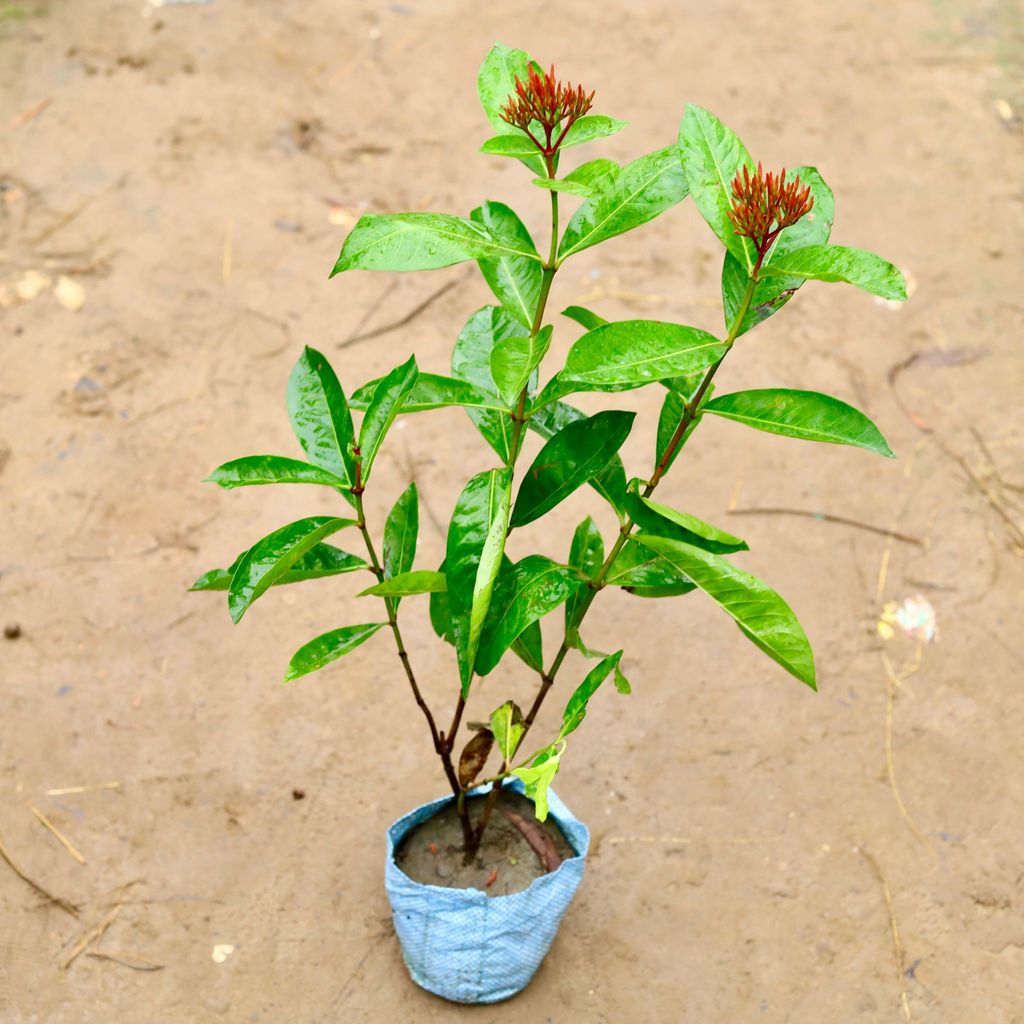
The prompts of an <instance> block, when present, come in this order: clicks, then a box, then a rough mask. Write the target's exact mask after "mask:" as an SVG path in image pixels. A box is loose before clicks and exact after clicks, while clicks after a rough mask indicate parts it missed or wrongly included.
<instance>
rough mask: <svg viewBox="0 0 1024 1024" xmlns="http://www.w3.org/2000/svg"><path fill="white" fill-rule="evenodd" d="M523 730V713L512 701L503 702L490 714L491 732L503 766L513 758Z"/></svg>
mask: <svg viewBox="0 0 1024 1024" xmlns="http://www.w3.org/2000/svg"><path fill="white" fill-rule="evenodd" d="M523 729H524V726H523V712H522V711H521V710H520V708H519V705H518V704H517V703H516V702H515V701H514V700H507V701H505V703H504V704H502V705H501V707H500V708H495V710H494V711H492V712H491V732H492V733H494V740H495V742H496V743H497V744H498V750H499V751H501V757H502V760H503V761H504V763H505V764H508V763H509V761H511V760H512V758H513V757H514V756H515V752H516V750H517V749H518V747H519V741H520V739H522V736H523Z"/></svg>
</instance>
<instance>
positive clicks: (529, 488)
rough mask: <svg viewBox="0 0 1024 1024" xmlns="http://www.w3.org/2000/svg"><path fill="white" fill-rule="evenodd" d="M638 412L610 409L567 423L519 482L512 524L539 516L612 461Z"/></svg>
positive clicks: (529, 520)
mask: <svg viewBox="0 0 1024 1024" xmlns="http://www.w3.org/2000/svg"><path fill="white" fill-rule="evenodd" d="M635 416H636V413H632V412H621V411H618V410H607V411H605V412H599V413H597V415H595V416H590V417H587V418H586V419H583V420H578V421H576V422H574V423H569V424H567V425H566V426H564V427H563V428H562V429H561V430H560V431H559V432H558V433H557V434H555V435H554V436H553V437H552V438H551V439H550V440H549V441H547V442H546V443H545V445H544V447H543V448H541V450H540V452H539V453H538V455H537V457H536V458H535V459H534V460H533V464H532V465H531V466H530V468H529V469H528V470H527V471H526V475H525V476H524V477H523V482H522V483H521V484H520V485H519V494H518V496H517V497H516V504H515V508H514V509H513V510H512V525H513V526H524V525H525V524H526V523H532V522H533V520H535V519H539V518H540V517H541V516H542V515H544V513H545V512H548V511H550V510H551V509H553V508H554V507H555V506H556V505H557V504H558V503H559V502H560V501H562V500H564V499H565V498H567V497H568V496H569V495H570V494H572V492H573V491H575V490H576V488H577V487H580V486H582V485H583V484H585V483H586V482H587V481H588V480H590V479H591V478H592V477H594V476H596V475H597V474H598V473H600V472H601V470H603V469H604V468H605V466H607V465H608V463H609V462H610V461H611V459H612V457H613V456H614V455H615V454H616V453H617V452H618V450H619V449H620V448H621V447H622V444H623V442H624V441H625V440H626V438H627V437H628V436H629V431H630V429H631V428H632V426H633V420H634V418H635Z"/></svg>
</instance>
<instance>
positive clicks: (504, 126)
mask: <svg viewBox="0 0 1024 1024" xmlns="http://www.w3.org/2000/svg"><path fill="white" fill-rule="evenodd" d="M533 63H534V62H533V61H531V60H530V57H529V54H527V53H524V52H523V51H522V50H513V49H511V48H510V47H508V46H503V45H502V44H501V43H495V44H494V46H492V47H491V50H490V52H489V53H488V54H487V56H486V57H485V58H484V62H483V64H482V65H481V66H480V73H479V75H478V77H477V93H478V94H479V96H480V103H481V104H482V105H483V108H484V113H485V114H486V115H487V120H488V121H490V122H491V125H492V126H493V127H494V129H495V130H496V131H498V132H501V133H502V134H503V135H508V134H512V135H521V136H522V137H523V138H524V139H525V138H526V133H525V132H523V131H522V130H521V129H519V128H516V127H515V126H514V125H510V124H509V123H508V122H507V121H505V120H504V119H503V118H502V116H501V108H502V107H503V106H505V104H506V103H507V102H508V99H509V97H510V96H511V95H512V94H513V93H515V91H516V78H517V77H518V78H520V79H521V80H522V81H526V78H527V73H528V71H529V68H530V65H531V64H533ZM523 163H524V164H526V166H527V167H529V168H530V170H532V171H533V173H534V174H544V173H545V171H544V161H543V160H542V159H541V158H540V156H539V155H534V156H531V157H528V158H524V159H523Z"/></svg>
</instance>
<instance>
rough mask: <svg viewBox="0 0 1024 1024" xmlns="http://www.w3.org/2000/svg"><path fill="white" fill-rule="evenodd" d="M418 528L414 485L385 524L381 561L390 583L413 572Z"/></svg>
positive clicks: (417, 504)
mask: <svg viewBox="0 0 1024 1024" xmlns="http://www.w3.org/2000/svg"><path fill="white" fill-rule="evenodd" d="M419 529H420V504H419V493H418V492H417V490H416V483H415V482H413V483H411V484H409V486H408V487H407V488H406V489H405V490H404V491H403V492H402V493H401V494H400V495H399V496H398V500H397V501H396V502H395V504H394V505H393V506H392V507H391V511H390V512H389V513H388V517H387V519H386V520H385V521H384V547H383V551H382V555H381V558H382V563H383V567H384V577H385V579H386V580H393V579H395V578H396V577H397V576H400V575H402V574H406V573H409V570H410V569H412V564H413V562H414V561H415V558H416V540H417V537H418V535H419ZM443 578H444V577H443V576H442V579H443ZM412 593H422V591H412ZM397 605H398V602H397V601H395V606H396V607H397Z"/></svg>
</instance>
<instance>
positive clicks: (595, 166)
mask: <svg viewBox="0 0 1024 1024" xmlns="http://www.w3.org/2000/svg"><path fill="white" fill-rule="evenodd" d="M620 170H621V168H620V167H619V165H618V164H617V163H616V162H615V161H614V160H590V161H589V162H587V163H585V164H580V166H579V167H577V168H576V169H575V170H574V171H570V172H569V173H568V174H567V175H566V176H565V177H564V178H534V179H533V183H534V185H537V186H538V187H540V188H546V189H548V190H549V191H551V192H568V193H569V194H570V195H574V196H583V198H584V199H590V198H591V197H592V196H596V195H600V194H601V193H602V192H606V191H608V190H609V189H610V188H612V186H613V185H614V184H615V182H616V181H617V180H618V177H619V172H620Z"/></svg>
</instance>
